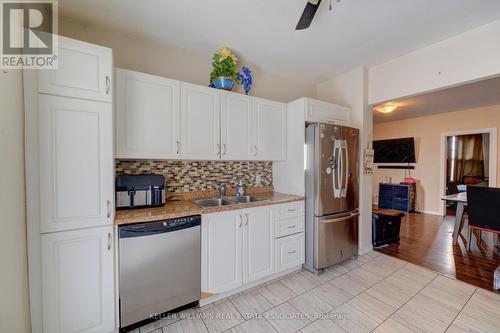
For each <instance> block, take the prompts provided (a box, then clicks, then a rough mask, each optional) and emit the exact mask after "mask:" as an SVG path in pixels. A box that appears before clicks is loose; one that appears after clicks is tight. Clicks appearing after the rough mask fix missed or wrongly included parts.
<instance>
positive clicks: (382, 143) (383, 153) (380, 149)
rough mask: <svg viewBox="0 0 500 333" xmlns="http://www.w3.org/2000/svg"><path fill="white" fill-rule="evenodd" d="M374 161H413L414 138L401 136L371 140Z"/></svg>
mask: <svg viewBox="0 0 500 333" xmlns="http://www.w3.org/2000/svg"><path fill="white" fill-rule="evenodd" d="M373 150H374V151H375V156H374V159H373V161H374V162H375V163H415V162H416V160H415V140H414V139H413V138H401V139H391V140H377V141H373Z"/></svg>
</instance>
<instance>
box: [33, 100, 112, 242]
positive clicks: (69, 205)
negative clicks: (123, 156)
mask: <svg viewBox="0 0 500 333" xmlns="http://www.w3.org/2000/svg"><path fill="white" fill-rule="evenodd" d="M38 105H39V106H38V116H39V144H40V207H41V208H40V222H41V225H40V230H41V232H42V233H45V232H52V231H60V230H69V229H79V228H87V227H94V226H101V225H107V224H112V223H113V213H112V212H113V147H112V124H111V118H112V110H111V104H110V103H102V102H95V101H86V100H81V99H75V98H66V97H58V96H50V95H42V94H39V99H38Z"/></svg>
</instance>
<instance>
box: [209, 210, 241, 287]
mask: <svg viewBox="0 0 500 333" xmlns="http://www.w3.org/2000/svg"><path fill="white" fill-rule="evenodd" d="M242 228H243V227H242V216H241V211H229V212H223V213H214V214H206V215H203V217H202V291H203V292H206V293H213V294H217V293H223V292H225V291H228V290H231V289H235V288H238V287H240V286H241V284H242V276H241V269H242V266H241V256H242V230H243V229H242Z"/></svg>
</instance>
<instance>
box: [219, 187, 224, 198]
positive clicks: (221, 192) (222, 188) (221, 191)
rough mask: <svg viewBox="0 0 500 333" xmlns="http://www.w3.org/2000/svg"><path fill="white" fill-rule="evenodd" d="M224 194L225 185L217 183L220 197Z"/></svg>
mask: <svg viewBox="0 0 500 333" xmlns="http://www.w3.org/2000/svg"><path fill="white" fill-rule="evenodd" d="M225 195H226V185H225V184H221V185H219V197H220V198H221V199H222V198H224V196H225Z"/></svg>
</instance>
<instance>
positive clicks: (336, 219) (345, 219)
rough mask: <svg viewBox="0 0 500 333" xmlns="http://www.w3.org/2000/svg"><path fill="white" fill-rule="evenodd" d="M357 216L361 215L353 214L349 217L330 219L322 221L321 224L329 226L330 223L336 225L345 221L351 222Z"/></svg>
mask: <svg viewBox="0 0 500 333" xmlns="http://www.w3.org/2000/svg"><path fill="white" fill-rule="evenodd" d="M356 216H359V213H351V214H349V215H347V216H342V217H337V218H334V219H329V220H320V221H321V223H324V224H329V223H336V222H343V221H347V220H350V219H352V218H354V217H356Z"/></svg>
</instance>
